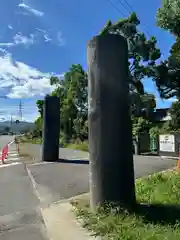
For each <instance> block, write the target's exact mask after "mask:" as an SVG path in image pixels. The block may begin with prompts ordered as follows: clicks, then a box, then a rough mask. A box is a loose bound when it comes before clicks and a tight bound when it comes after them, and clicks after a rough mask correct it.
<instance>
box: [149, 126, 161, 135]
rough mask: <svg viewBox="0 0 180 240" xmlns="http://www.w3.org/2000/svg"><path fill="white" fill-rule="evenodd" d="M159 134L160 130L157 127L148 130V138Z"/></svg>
mask: <svg viewBox="0 0 180 240" xmlns="http://www.w3.org/2000/svg"><path fill="white" fill-rule="evenodd" d="M159 133H160V129H159V127H157V126H155V127H152V128H150V130H149V134H150V137H152V138H154V137H157V136H158V135H159Z"/></svg>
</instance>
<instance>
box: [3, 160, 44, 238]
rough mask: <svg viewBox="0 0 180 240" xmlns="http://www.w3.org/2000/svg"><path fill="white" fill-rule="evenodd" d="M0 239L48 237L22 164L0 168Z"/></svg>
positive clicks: (37, 202) (37, 203)
mask: <svg viewBox="0 0 180 240" xmlns="http://www.w3.org/2000/svg"><path fill="white" fill-rule="evenodd" d="M0 239H1V240H47V237H46V230H45V227H44V222H43V219H42V216H41V213H40V209H39V201H38V199H37V197H36V195H35V194H34V190H33V187H32V183H31V181H30V179H29V176H28V174H27V171H26V169H25V168H24V166H23V165H22V164H21V165H16V166H10V167H3V168H0Z"/></svg>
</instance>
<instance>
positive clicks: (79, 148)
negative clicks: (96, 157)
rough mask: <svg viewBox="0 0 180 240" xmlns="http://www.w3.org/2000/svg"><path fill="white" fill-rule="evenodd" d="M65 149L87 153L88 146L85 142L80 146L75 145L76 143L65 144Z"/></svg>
mask: <svg viewBox="0 0 180 240" xmlns="http://www.w3.org/2000/svg"><path fill="white" fill-rule="evenodd" d="M65 148H71V149H75V150H81V151H85V152H88V144H87V143H86V142H82V143H80V144H76V143H70V144H66V145H65Z"/></svg>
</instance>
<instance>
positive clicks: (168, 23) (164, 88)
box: [150, 0, 180, 99]
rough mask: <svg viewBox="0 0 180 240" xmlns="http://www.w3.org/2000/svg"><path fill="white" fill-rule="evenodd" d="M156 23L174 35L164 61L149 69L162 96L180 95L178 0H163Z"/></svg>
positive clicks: (179, 19) (179, 9)
mask: <svg viewBox="0 0 180 240" xmlns="http://www.w3.org/2000/svg"><path fill="white" fill-rule="evenodd" d="M157 25H158V26H159V27H161V28H163V29H164V30H167V31H169V32H170V33H171V34H173V36H174V37H175V43H174V44H173V45H172V47H171V49H170V55H169V57H168V59H167V60H166V61H162V62H161V63H160V64H159V65H158V66H156V68H154V69H153V70H152V71H151V73H150V74H151V76H152V77H153V79H154V80H155V82H156V85H157V87H158V90H159V92H160V95H161V97H162V98H166V99H167V98H171V97H174V96H176V97H177V98H179V97H180V81H179V79H180V0H166V1H165V0H164V1H163V2H162V6H161V8H160V9H158V12H157Z"/></svg>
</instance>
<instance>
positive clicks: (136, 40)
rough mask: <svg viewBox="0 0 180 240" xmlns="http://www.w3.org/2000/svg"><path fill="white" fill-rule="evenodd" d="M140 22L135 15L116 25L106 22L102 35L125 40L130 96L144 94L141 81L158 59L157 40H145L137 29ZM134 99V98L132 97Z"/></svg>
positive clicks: (143, 35)
mask: <svg viewBox="0 0 180 240" xmlns="http://www.w3.org/2000/svg"><path fill="white" fill-rule="evenodd" d="M139 24H140V20H139V19H138V18H137V16H136V14H135V13H132V14H131V15H130V16H129V17H128V18H126V19H121V20H119V21H118V22H117V23H114V24H113V23H112V22H111V21H110V20H109V21H108V22H107V24H106V25H105V27H104V28H103V30H102V31H101V32H100V34H101V35H103V34H109V33H110V34H119V35H122V36H124V37H125V38H126V40H127V42H128V52H129V54H128V55H129V86H130V87H129V88H130V94H136V93H140V94H143V93H144V88H143V84H142V81H141V80H142V79H143V78H144V77H146V76H147V77H149V71H150V69H151V68H152V66H155V65H156V61H157V60H158V59H159V58H160V56H161V53H160V49H158V48H157V47H156V43H157V40H156V38H155V37H154V36H152V37H151V38H150V39H149V40H147V38H146V36H145V34H144V33H141V32H139V30H138V29H137V27H138V25H139ZM133 98H134V97H133Z"/></svg>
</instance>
